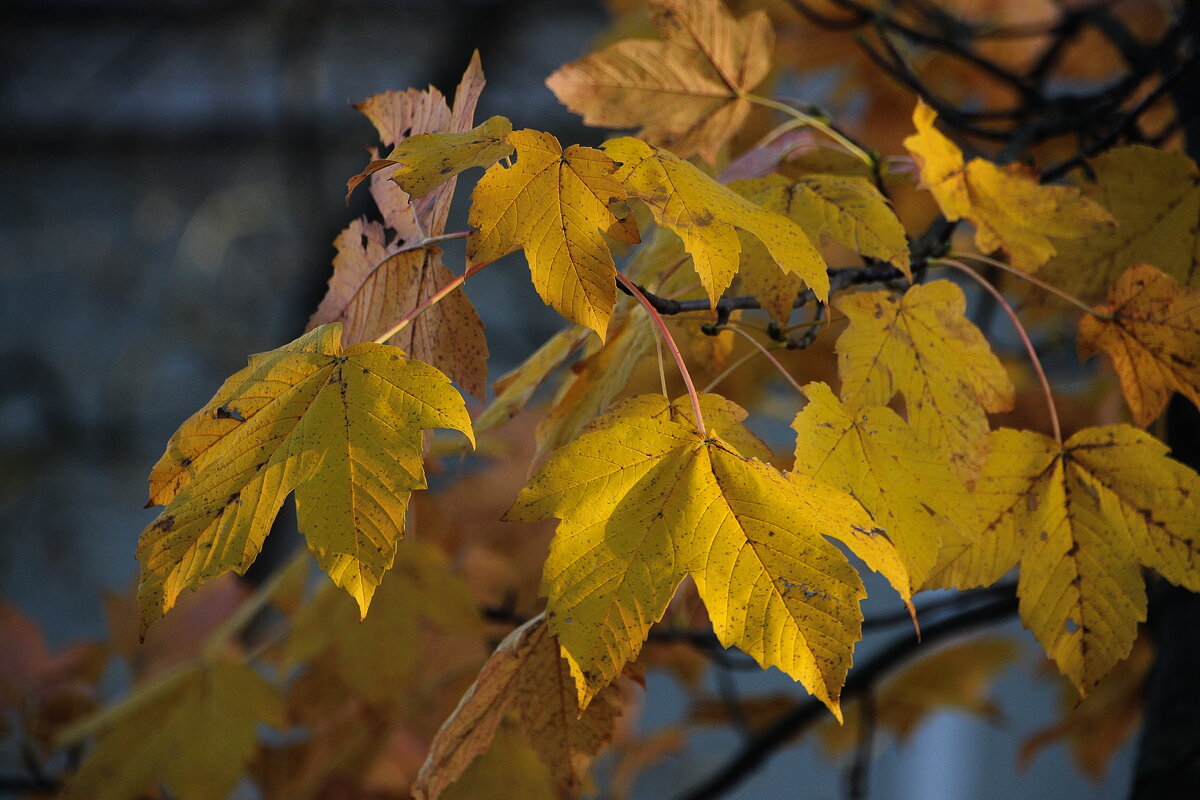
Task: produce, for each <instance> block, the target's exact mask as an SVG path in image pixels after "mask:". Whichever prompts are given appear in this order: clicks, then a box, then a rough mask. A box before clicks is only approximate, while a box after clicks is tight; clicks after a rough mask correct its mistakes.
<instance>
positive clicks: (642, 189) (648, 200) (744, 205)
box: [604, 136, 829, 303]
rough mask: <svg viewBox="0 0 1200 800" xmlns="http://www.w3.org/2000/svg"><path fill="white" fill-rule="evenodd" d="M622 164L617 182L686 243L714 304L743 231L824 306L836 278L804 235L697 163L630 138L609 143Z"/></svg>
mask: <svg viewBox="0 0 1200 800" xmlns="http://www.w3.org/2000/svg"><path fill="white" fill-rule="evenodd" d="M604 151H605V152H606V153H608V155H609V156H611V157H612V159H613V160H614V161H616V162H618V163H620V164H621V169H620V171H619V172H618V173H617V175H616V177H617V180H619V181H620V182H621V183H622V185H624V187H625V189H626V190H627V191H628V193H629V197H630V198H631V199H637V200H641V201H642V202H643V203H645V204H646V206H647V207H649V209H650V211H651V212H652V213H653V214H654V220H655V222H657V223H658V224H659V225H661V226H663V227H664V228H669V229H670V230H672V231H674V232H675V233H676V234H678V236H679V238H680V239H682V240H683V246H684V249H685V250H686V251H687V252H688V254H689V255H690V256H691V257H692V262H693V265H694V266H695V269H696V273H697V274H698V275H699V276H700V282H701V283H702V284H703V285H704V291H705V293H706V294H707V295H708V298H709V300H710V301H712V302H713V303H716V301H717V299H718V298H720V296H721V293H722V292H724V291H725V289H726V288H728V286H729V284H730V282H732V281H733V276H734V274H735V273H736V272H737V270H738V263H739V259H738V255H739V253H740V252H741V249H742V248H741V244H740V243H739V241H738V233H737V231H738V230H739V229H740V230H742V231H745V232H746V233H748V234H750V235H751V236H753V237H755V238H756V239H758V240H759V241H760V242H762V244H763V246H764V247H765V248H766V249H767V252H768V253H770V255H771V258H772V259H773V260H774V261H775V263H776V264H778V265H779V268H780V269H781V270H783V271H784V272H789V273H793V274H795V275H798V276H800V277H801V278H803V279H804V280H805V282H807V283H808V285H809V286H810V287H811V288H812V290H813V291H814V292H815V293H816V295H817V298H818V299H820V300H825V299H826V298H827V297H828V296H829V276H828V275H826V273H825V262H824V260H823V259H822V258H821V254H820V253H819V252H818V251H817V249H816V248H815V247H814V246H813V244H812V242H810V241H809V239H808V237H807V236H806V235H805V234H804V231H803V229H802V228H801V227H800V226H799V225H797V224H796V223H794V222H792V221H791V220H790V219H788V218H787V217H784V216H782V215H780V214H776V213H774V212H772V211H767V210H765V209H763V208H761V207H759V206H757V205H755V204H754V203H752V202H750V201H749V200H747V199H746V198H744V197H742V196H741V195H739V194H738V193H737V192H734V191H733V190H732V189H730V188H729V187H727V186H723V185H721V184H719V183H717V182H716V181H714V180H713V179H712V178H710V177H708V176H707V175H705V174H704V173H703V172H701V171H700V170H699V169H698V168H697V167H696V166H694V165H693V164H689V163H688V162H686V161H683V160H682V159H680V158H678V157H676V156H674V155H672V154H671V153H668V152H667V151H665V150H660V149H658V148H654V147H651V146H650V145H648V144H646V143H645V142H642V141H639V140H637V139H633V138H630V137H628V136H626V137H623V138H620V139H613V140H611V141H608V142H605V143H604Z"/></svg>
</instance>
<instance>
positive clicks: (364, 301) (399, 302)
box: [309, 53, 488, 399]
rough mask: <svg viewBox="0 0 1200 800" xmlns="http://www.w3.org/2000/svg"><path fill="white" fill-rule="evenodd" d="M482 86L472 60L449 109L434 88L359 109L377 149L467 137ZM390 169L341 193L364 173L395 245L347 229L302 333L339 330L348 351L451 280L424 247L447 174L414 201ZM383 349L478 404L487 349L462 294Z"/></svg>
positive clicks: (372, 232) (434, 226) (443, 207)
mask: <svg viewBox="0 0 1200 800" xmlns="http://www.w3.org/2000/svg"><path fill="white" fill-rule="evenodd" d="M483 85H484V79H483V70H482V68H481V67H480V64H479V54H478V53H475V55H474V56H473V57H472V59H471V63H470V65H469V66H468V67H467V70H466V72H465V73H464V74H463V78H462V81H461V82H460V83H459V86H458V89H457V91H456V92H455V96H454V108H453V110H451V109H450V108H449V107H447V105H446V100H445V98H444V97H442V95H441V94H440V93H439V92H438V91H437V90H436V89H434V88H432V87H430V89H429V90H428V91H425V92H419V91H414V90H410V91H408V92H386V93H384V94H379V95H374V96H373V97H370V98H368V99H367V100H365V101H363V102H362V103H360V104H359V105H358V106H357V107H358V109H359V110H360V111H362V112H363V113H364V114H366V115H367V117H368V118H369V119H370V120H371V122H372V123H373V124H374V125H375V127H376V129H377V130H378V131H379V136H380V138H381V139H382V140H383V142H384V144H385V145H391V144H394V143H396V142H401V140H404V137H405V136H415V137H417V138H419V137H421V136H423V135H427V134H429V133H430V132H434V131H450V132H451V133H449V134H447V135H450V136H455V135H465V134H462V133H461V132H463V131H466V130H468V129H469V128H470V127H471V119H472V117H473V116H474V113H475V105H476V102H477V101H478V100H479V94H480V92H481V91H482V90H483ZM405 141H408V140H405ZM402 144H403V143H402ZM394 167H395V165H394V162H391V161H387V160H376V161H373V162H372V164H371V165H370V166H368V168H367V170H365V171H364V172H363V173H361V174H360V175H357V176H355V177H354V178H352V179H351V180H350V184H349V187H350V189H351V190H353V188H354V186H355V185H356V184H357V183H358V181H360V180H362V179H363V178H364V177H366V176H367V175H368V174H370V176H371V194H372V196H373V197H374V198H375V202H376V205H377V206H378V207H379V210H380V212H381V213H382V214H383V219H384V222H385V223H386V224H387V225H388V227H390V228H391V229H392V230H393V231H395V239H396V242H393V243H389V242H388V241H387V237H386V236H385V234H384V231H383V228H382V227H381V226H380V225H379V224H378V223H367V222H353V223H351V225H350V227H349V228H347V229H346V230H345V231H343V232H342V233H341V235H339V236H338V238H337V240H336V241H335V242H334V246H335V247H336V248H337V256H336V257H335V258H334V262H333V275H332V276H331V277H330V279H329V290H328V292H327V293H326V295H325V298H324V299H323V300H322V301H321V304H320V306H319V307H318V308H317V311H316V313H314V314H313V316H312V318H311V319H310V320H309V326H310V327H316V326H318V325H323V324H325V323H328V322H342V323H344V325H345V327H344V330H343V340H342V341H343V344H345V345H347V346H349V345H352V344H356V343H358V342H365V341H373V340H374V339H375V338H377V337H378V336H380V335H382V334H383V333H384V332H385V331H387V330H388V329H390V328H391V327H392V326H393V325H394V324H396V323H397V322H398V321H399V320H400V319H402V318H403V317H404V316H405V315H406V314H407V313H408V312H410V311H412V310H414V309H415V308H416V307H417V306H418V305H419V304H421V303H422V302H424V301H425V300H427V299H428V298H429V297H431V296H432V295H433V294H435V293H436V292H437V291H438V290H440V289H441V288H442V287H444V286H445V285H446V284H447V283H449V282H450V281H451V280H453V278H454V276H453V275H452V274H451V273H450V271H449V270H448V269H446V267H445V265H444V264H443V263H442V253H441V250H440V249H438V248H436V247H425V246H422V245H423V244H424V242H425V240H426V239H428V238H429V237H433V236H438V235H441V234H442V232H443V230H444V229H445V226H446V217H447V215H448V214H449V210H450V200H451V198H452V195H453V194H454V186H455V180H454V179H453V176H451V179H450V180H448V181H446V182H445V183H442V184H441V185H440V186H439V187H437V188H436V189H434V190H433V191H431V192H429V193H427V194H425V195H424V196H423V197H421V198H418V199H416V200H413V199H412V198H410V197H409V195H408V194H407V193H406V192H404V191H403V190H401V189H400V188H399V187H398V186H397V185H396V184H395V183H393V182H392V181H391V180H390V178H391V177H392V174H393V172H394V171H395V170H394ZM380 170H382V171H380ZM371 173H374V174H371ZM401 245H406V246H407V249H404V248H403V247H402V246H401ZM389 343H390V344H394V345H397V346H399V347H401V348H403V349H405V351H406V352H408V353H409V354H410V355H411V356H412V357H413V358H415V359H417V360H420V361H425V362H426V363H429V364H433V365H435V366H437V367H438V368H439V369H441V370H443V371H444V372H446V373H447V374H449V375H450V377H451V378H453V379H454V380H455V381H456V382H457V383H458V385H459V386H461V387H462V388H463V390H464V391H466V392H469V393H470V394H473V395H475V396H476V397H478V398H480V399H482V398H483V396H484V385H485V383H486V381H487V356H488V349H487V341H486V339H485V337H484V335H483V323H482V322H480V320H479V315H478V314H477V313H476V312H475V309H474V307H473V306H472V305H471V302H470V301H469V300H468V299H467V296H466V294H465V293H464V292H463V291H461V290H459V291H455V292H453V293H452V294H451V295H450V296H449V297H447V298H446V299H445V300H443V301H442V302H441V303H438V304H437V305H435V306H433V307H432V308H430V309H429V310H428V311H427V312H425V313H423V314H421V315H420V316H419V317H418V318H417V319H415V320H413V322H412V323H411V324H410V325H408V326H407V327H406V328H405V329H404V330H403V331H401V332H400V333H399V334H397V335H396V336H394V337H392V339H390V340H389Z"/></svg>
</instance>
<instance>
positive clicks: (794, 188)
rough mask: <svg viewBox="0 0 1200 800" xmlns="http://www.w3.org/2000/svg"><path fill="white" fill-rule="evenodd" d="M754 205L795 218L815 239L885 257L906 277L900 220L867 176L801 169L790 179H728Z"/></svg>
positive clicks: (905, 255) (907, 266) (902, 227)
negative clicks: (802, 173) (801, 172)
mask: <svg viewBox="0 0 1200 800" xmlns="http://www.w3.org/2000/svg"><path fill="white" fill-rule="evenodd" d="M729 188H731V189H733V190H735V191H737V192H739V193H740V194H743V195H745V196H746V197H747V198H748V199H750V200H752V201H754V202H755V203H757V204H758V205H760V206H762V207H763V208H765V209H767V210H768V211H774V212H776V213H779V214H783V215H784V216H786V217H788V218H790V219H792V220H793V221H795V222H796V223H797V224H798V225H799V226H800V227H801V228H803V229H804V232H805V233H806V234H808V238H809V239H811V240H812V241H813V243H814V244H817V243H819V242H820V237H821V236H822V235H824V236H828V237H830V238H832V239H834V240H835V241H837V242H839V243H840V244H843V245H845V246H846V247H848V248H849V249H851V250H853V251H854V252H856V253H860V254H862V255H864V256H867V257H869V258H875V259H879V260H880V261H886V262H888V263H889V264H891V265H892V266H894V267H896V269H898V270H900V271H901V272H903V273H904V274H905V275H906V276H908V277H909V278H911V277H912V273H911V271H910V270H909V264H908V242H907V240H906V239H905V236H904V226H902V225H901V224H900V220H898V219H897V218H896V213H895V212H894V211H892V209H891V206H889V205H888V201H887V198H885V197H884V196H883V195H882V194H880V192H879V190H878V189H877V188H875V185H874V184H872V183H871V182H870V181H869V180H867V179H866V178H862V177H858V176H845V175H806V176H803V177H800V178H796V179H794V180H790V179H788V178H785V177H784V176H782V175H768V176H767V177H765V178H757V179H752V180H747V181H737V182H735V183H733V184H730V187H729Z"/></svg>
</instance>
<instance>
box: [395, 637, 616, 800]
mask: <svg viewBox="0 0 1200 800" xmlns="http://www.w3.org/2000/svg"><path fill="white" fill-rule="evenodd" d="M627 694H628V689H627V688H626V687H624V686H622V684H621V683H616V684H613V685H611V686H608V687H607V688H605V689H604V690H602V691H601V692H600V693H599V695H597V697H596V699H595V701H594V702H593V703H592V704H591V705H589V706H588V708H587V710H586V711H583V712H582V713H581V712H580V709H579V705H578V701H577V697H576V693H575V685H574V683H573V681H572V680H571V675H570V668H569V667H568V665H567V662H566V660H565V659H563V657H562V655H561V654H560V652H559V645H558V639H557V638H555V636H554V635H553V634H551V633H550V630H549V628H548V627H547V625H546V619H545V616H544V615H541V614H539V615H538V616H536V617H534V618H533V619H531V620H530V621H529V622H526V623H525V624H524V625H522V626H521V627H519V628H517V629H516V630H514V631H513V632H512V633H510V634H509V635H508V636H507V637H505V639H504V641H502V642H501V643H500V646H499V647H497V648H496V652H495V653H493V654H492V657H491V658H490V659H488V662H487V663H486V664H485V665H484V667H483V670H482V671H481V672H480V673H479V677H478V678H477V679H476V681H475V683H474V684H473V685H472V686H471V688H470V689H468V690H467V693H466V695H464V696H463V699H462V700H461V701H460V702H459V704H458V708H457V709H455V711H454V713H453V714H451V715H450V718H449V719H447V720H446V722H445V724H444V725H443V726H442V729H441V730H440V731H438V735H437V737H436V738H435V739H434V741H433V744H432V746H431V747H430V750H429V756H428V757H427V758H426V760H425V763H424V765H422V767H421V772H420V774H419V775H418V777H417V782H416V785H415V786H414V788H413V794H414V796H415V797H416V798H417V800H436V798H438V797H439V796H440V795H441V794H442V792H443V791H444V790H445V789H446V787H448V786H449V785H450V784H452V783H454V781H455V780H456V779H457V778H458V777H459V776H460V775H461V774H462V773H463V771H464V770H465V769H466V768H467V767H468V766H469V765H470V764H471V762H472V761H474V760H475V758H476V757H477V756H479V755H480V754H482V753H485V752H487V750H488V749H489V747H490V746H491V744H492V739H493V738H494V737H495V735H496V732H497V729H498V728H499V726H500V723H501V722H502V721H503V720H504V718H505V716H506V715H508V714H510V713H511V714H513V715H514V716H515V717H516V719H517V728H518V729H519V730H521V731H522V732H523V733H524V734H525V736H526V738H527V739H528V740H529V743H530V744H531V745H532V746H533V749H534V751H535V752H536V753H537V754H538V758H539V760H541V762H542V763H543V764H544V765H545V766H546V767H547V768H548V769H549V770H550V774H551V775H552V776H553V780H554V783H555V784H556V786H557V787H558V790H559V793H560V795H562V796H569V797H578V796H579V794H580V792H581V791H582V789H583V779H584V777H585V771H586V769H587V764H588V762H589V761H590V760H591V758H592V756H594V755H596V754H597V753H598V752H600V750H601V748H603V747H604V745H606V744H607V743H608V742H609V741H610V740H611V739H612V736H613V731H614V728H615V726H616V722H617V720H618V719H619V717H620V716H621V713H622V711H623V710H624V707H625V705H626V703H627V702H628V697H627Z"/></svg>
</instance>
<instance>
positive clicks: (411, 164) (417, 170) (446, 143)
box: [388, 117, 513, 200]
mask: <svg viewBox="0 0 1200 800" xmlns="http://www.w3.org/2000/svg"><path fill="white" fill-rule="evenodd" d="M510 133H512V123H511V122H509V120H508V119H507V118H505V117H492V118H491V119H489V120H487V121H485V122H481V123H480V124H479V125H476V126H475V127H474V128H472V129H471V130H469V131H464V132H462V133H422V134H419V135H416V136H410V137H408V138H407V139H405V140H404V141H402V142H400V143H399V144H398V145H396V147H395V148H394V149H393V150H392V152H391V153H390V154H389V155H388V161H390V162H392V163H395V164H398V165H399V167H398V168H397V169H396V170H395V171H393V172H392V174H391V180H393V181H395V183H396V185H397V186H399V187H400V188H401V189H403V190H404V191H406V192H407V193H408V196H409V197H411V198H412V199H414V200H416V199H417V198H419V197H424V196H425V195H427V194H429V193H430V192H432V191H433V190H434V189H436V188H437V187H439V186H441V185H442V184H443V183H445V182H446V181H448V180H450V179H451V178H454V177H457V176H458V174H459V173H461V172H464V171H465V170H468V169H471V168H472V167H484V168H486V167H490V166H492V165H493V164H495V163H496V162H497V161H499V160H500V159H502V158H505V157H507V156H510V155H512V152H513V146H512V145H511V144H509V142H508V141H507V138H506V137H507V136H508V135H509V134H510Z"/></svg>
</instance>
